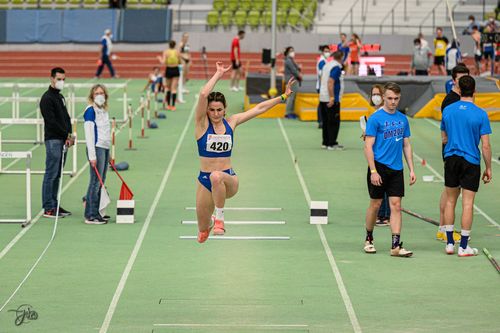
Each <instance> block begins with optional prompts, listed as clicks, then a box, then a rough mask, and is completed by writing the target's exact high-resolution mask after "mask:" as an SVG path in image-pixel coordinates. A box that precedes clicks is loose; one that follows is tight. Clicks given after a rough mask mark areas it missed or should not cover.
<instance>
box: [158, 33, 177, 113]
mask: <svg viewBox="0 0 500 333" xmlns="http://www.w3.org/2000/svg"><path fill="white" fill-rule="evenodd" d="M168 46H169V48H168V49H166V50H165V51H163V54H162V56H161V57H160V56H158V60H159V61H160V63H162V64H165V65H166V68H165V84H164V85H163V86H164V88H165V100H164V102H163V108H164V109H166V110H170V111H175V102H176V100H177V86H178V84H179V76H180V72H179V64H180V63H181V55H180V53H179V51H178V50H177V49H176V48H175V41H174V40H171V41H170V42H169V43H168ZM165 103H166V107H165Z"/></svg>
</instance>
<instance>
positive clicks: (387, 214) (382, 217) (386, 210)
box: [361, 84, 391, 227]
mask: <svg viewBox="0 0 500 333" xmlns="http://www.w3.org/2000/svg"><path fill="white" fill-rule="evenodd" d="M382 96H384V86H383V85H381V84H374V85H373V86H372V89H371V91H370V105H371V106H373V107H374V108H375V112H377V111H378V110H380V109H381V108H382V107H383V106H384V99H383V98H382ZM361 137H362V138H363V141H364V140H365V137H366V133H365V131H363V134H362V135H361ZM390 218H391V207H390V206H389V199H388V198H387V193H384V198H383V199H382V203H381V204H380V209H379V210H378V213H377V220H376V221H375V226H377V227H385V226H388V225H389V219H390Z"/></svg>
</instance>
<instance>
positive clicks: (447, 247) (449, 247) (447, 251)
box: [444, 243, 455, 254]
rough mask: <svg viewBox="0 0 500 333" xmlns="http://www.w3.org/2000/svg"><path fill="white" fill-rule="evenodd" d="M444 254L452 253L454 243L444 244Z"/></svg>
mask: <svg viewBox="0 0 500 333" xmlns="http://www.w3.org/2000/svg"><path fill="white" fill-rule="evenodd" d="M444 251H445V252H446V254H454V253H455V244H451V243H449V244H446V247H445V249H444Z"/></svg>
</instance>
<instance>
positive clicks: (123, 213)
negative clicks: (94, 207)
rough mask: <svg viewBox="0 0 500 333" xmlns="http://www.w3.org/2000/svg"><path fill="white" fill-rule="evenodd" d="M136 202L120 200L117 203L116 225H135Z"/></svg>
mask: <svg viewBox="0 0 500 333" xmlns="http://www.w3.org/2000/svg"><path fill="white" fill-rule="evenodd" d="M134 208H135V200H118V201H117V202H116V223H117V224H122V223H123V224H132V223H134V221H135V219H134Z"/></svg>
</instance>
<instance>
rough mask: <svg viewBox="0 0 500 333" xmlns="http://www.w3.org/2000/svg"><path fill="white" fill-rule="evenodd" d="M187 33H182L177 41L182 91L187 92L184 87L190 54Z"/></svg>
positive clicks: (189, 64)
mask: <svg viewBox="0 0 500 333" xmlns="http://www.w3.org/2000/svg"><path fill="white" fill-rule="evenodd" d="M188 39H189V34H188V33H187V32H185V33H183V34H182V39H181V42H180V43H179V51H180V54H181V60H182V71H183V74H182V92H183V93H186V94H188V93H189V90H187V89H186V83H187V81H189V70H190V68H191V60H192V59H191V54H190V53H189V51H190V48H189V44H188Z"/></svg>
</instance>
